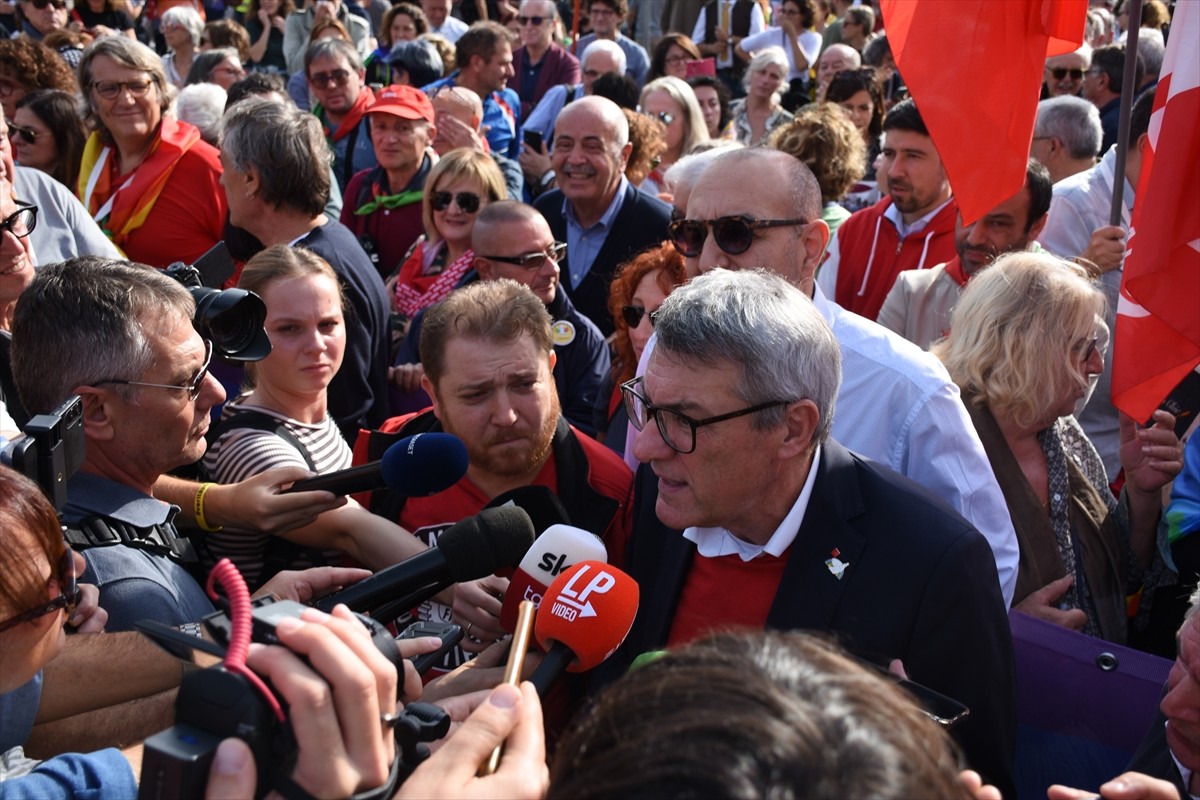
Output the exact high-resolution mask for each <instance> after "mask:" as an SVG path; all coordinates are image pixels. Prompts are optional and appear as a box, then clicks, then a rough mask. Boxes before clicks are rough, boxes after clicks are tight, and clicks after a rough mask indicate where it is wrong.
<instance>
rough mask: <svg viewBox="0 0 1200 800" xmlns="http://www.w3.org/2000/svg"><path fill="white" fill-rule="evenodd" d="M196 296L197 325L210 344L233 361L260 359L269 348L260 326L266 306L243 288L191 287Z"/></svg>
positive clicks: (265, 354) (264, 332) (257, 297)
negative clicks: (209, 340)
mask: <svg viewBox="0 0 1200 800" xmlns="http://www.w3.org/2000/svg"><path fill="white" fill-rule="evenodd" d="M191 291H192V296H193V297H194V298H195V299H196V316H195V323H196V327H197V328H198V329H199V330H200V331H201V333H202V334H203V335H205V336H207V337H208V338H209V339H212V342H213V346H214V347H215V348H216V349H217V352H219V353H220V354H221V355H223V356H224V357H225V358H228V359H231V360H233V361H259V360H261V359H263V358H266V357H267V355H268V354H269V353H270V352H271V341H270V339H268V338H267V333H266V331H265V330H263V322H264V321H265V320H266V318H267V307H266V305H265V304H264V303H263V301H262V299H261V298H259V296H258V295H256V294H254V293H253V292H247V291H245V290H244V289H225V290H223V291H222V290H220V289H206V288H199V289H195V288H194V289H192V290H191Z"/></svg>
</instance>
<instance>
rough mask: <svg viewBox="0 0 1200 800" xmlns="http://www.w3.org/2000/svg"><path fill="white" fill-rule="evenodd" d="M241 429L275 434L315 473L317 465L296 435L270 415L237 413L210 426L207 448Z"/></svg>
mask: <svg viewBox="0 0 1200 800" xmlns="http://www.w3.org/2000/svg"><path fill="white" fill-rule="evenodd" d="M241 428H250V429H252V430H256V431H268V432H270V433H273V434H275V435H276V436H278V437H279V438H280V439H283V440H284V441H285V442H287V443H288V444H290V445H291V446H292V447H294V448H296V450H298V451H299V452H300V455H301V457H302V458H303V459H304V463H306V464H308V468H309V469H311V470H312V471H313V472H316V471H317V465H316V464H315V463H314V462H313V460H312V457H311V456H310V455H309V454H308V450H307V449H305V447H304V445H302V444H301V443H300V440H299V439H298V438H296V434H294V433H292V431H291V430H290V429H289V428H288V426H287V424H286V423H284V422H283V421H282V420H280V419H279V418H277V417H272V416H271V415H270V414H264V413H263V412H261V411H239V412H238V413H236V414H234V415H233V416H229V417H226V418H225V419H223V420H221V421H220V422H218V423H217V424H216V425H214V426H212V428H210V429H209V431H208V444H209V446H212V444H213V443H215V442H216V441H217V440H218V439H220V438H221V437H222V436H224V435H225V434H227V433H229V432H230V431H236V430H239V429H241Z"/></svg>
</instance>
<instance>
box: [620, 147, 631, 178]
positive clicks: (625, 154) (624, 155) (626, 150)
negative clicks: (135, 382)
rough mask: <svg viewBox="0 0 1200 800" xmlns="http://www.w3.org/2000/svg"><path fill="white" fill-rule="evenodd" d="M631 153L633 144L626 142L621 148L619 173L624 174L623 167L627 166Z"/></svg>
mask: <svg viewBox="0 0 1200 800" xmlns="http://www.w3.org/2000/svg"><path fill="white" fill-rule="evenodd" d="M631 153H633V142H626V143H625V146H624V147H622V148H621V172H622V173H624V172H625V167H627V166H629V156H630V154H631Z"/></svg>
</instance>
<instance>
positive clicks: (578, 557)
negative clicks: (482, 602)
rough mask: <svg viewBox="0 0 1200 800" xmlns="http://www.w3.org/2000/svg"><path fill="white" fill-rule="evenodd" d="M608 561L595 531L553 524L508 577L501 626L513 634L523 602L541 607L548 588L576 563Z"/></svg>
mask: <svg viewBox="0 0 1200 800" xmlns="http://www.w3.org/2000/svg"><path fill="white" fill-rule="evenodd" d="M607 560H608V549H607V548H606V547H605V546H604V542H602V541H600V538H599V537H598V536H596V535H595V534H593V533H591V532H590V531H585V530H583V529H582V528H575V527H572V526H570V525H551V526H550V527H549V528H547V529H546V530H545V531H544V532H543V533H542V535H541V536H539V537H538V538H537V540H536V541H535V542H534V543H533V547H531V548H529V552H527V553H526V554H525V557H524V558H522V559H521V564H520V566H518V567H517V571H516V572H515V573H513V576H512V577H511V578H509V581H508V591H506V592H505V593H504V605H503V606H502V607H501V609H500V626H501V627H502V628H504V630H506V631H508V632H509V633H512V632H513V631H514V630H515V629H516V624H517V608H518V606H520V605H521V601H522V600H529V601H531V602H532V603H533V605H534V607H535V608H537V607H539V606H541V604H542V595H543V594H544V593H545V591H546V587H547V586H549V585H550V584H551V582H552V581H553V580H554V579H555V578H556V577H558V576H559V575H560V574H561V573H563V572H565V571H566V570H568V569H570V568H571V567H573V566H574V565H575V564H578V563H579V562H580V561H607Z"/></svg>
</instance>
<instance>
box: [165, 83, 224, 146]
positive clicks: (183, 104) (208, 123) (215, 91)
mask: <svg viewBox="0 0 1200 800" xmlns="http://www.w3.org/2000/svg"><path fill="white" fill-rule="evenodd" d="M226 99H227V95H226V93H225V90H224V89H222V88H221V87H220V86H218V85H217V84H215V83H193V84H192V85H191V86H185V87H183V88H182V89H181V90H180V91H179V96H178V97H177V98H175V116H176V117H178V118H179V119H181V120H183V121H184V122H190V123H191V124H192V125H195V126H196V127H197V128H199V129H200V138H201V139H203V140H204V141H206V142H208V143H209V144H211V145H213V146H214V147H215V146H216V144H217V137H218V136H219V135H220V131H221V118H222V117H223V116H224V114H225V101H226Z"/></svg>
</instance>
